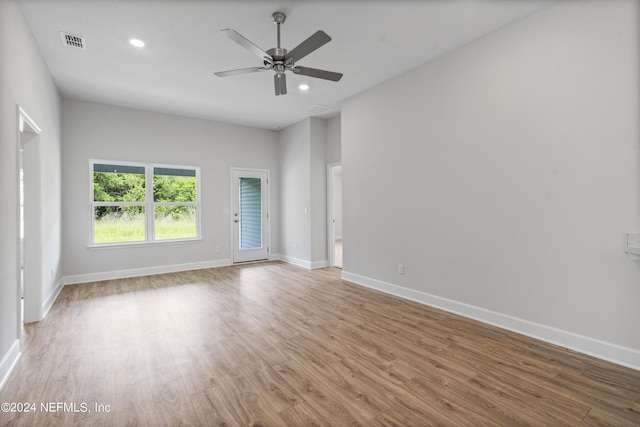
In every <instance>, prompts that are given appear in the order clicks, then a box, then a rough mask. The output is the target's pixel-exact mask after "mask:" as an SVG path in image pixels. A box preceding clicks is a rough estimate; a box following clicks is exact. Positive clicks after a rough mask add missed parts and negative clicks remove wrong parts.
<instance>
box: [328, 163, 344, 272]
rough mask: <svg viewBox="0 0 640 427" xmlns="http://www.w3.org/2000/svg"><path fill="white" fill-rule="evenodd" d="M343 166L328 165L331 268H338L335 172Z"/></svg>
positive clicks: (337, 164)
mask: <svg viewBox="0 0 640 427" xmlns="http://www.w3.org/2000/svg"><path fill="white" fill-rule="evenodd" d="M338 166H342V162H334V163H327V248H328V249H329V251H328V252H329V267H335V266H336V244H335V240H336V230H335V222H334V217H333V190H334V189H333V185H334V182H333V170H334V169H335V168H336V167H338Z"/></svg>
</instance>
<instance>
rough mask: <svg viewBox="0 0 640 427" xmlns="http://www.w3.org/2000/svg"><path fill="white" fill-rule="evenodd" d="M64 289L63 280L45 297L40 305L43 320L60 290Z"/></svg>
mask: <svg viewBox="0 0 640 427" xmlns="http://www.w3.org/2000/svg"><path fill="white" fill-rule="evenodd" d="M63 287H64V278H62V279H60V280H58V283H56V286H55V287H54V288H53V289H52V290H51V293H50V294H49V296H48V297H47V299H46V300H44V302H43V303H42V318H43V319H44V318H45V316H46V315H47V313H49V310H51V307H53V303H55V302H56V299H57V298H58V295H60V292H62V288H63Z"/></svg>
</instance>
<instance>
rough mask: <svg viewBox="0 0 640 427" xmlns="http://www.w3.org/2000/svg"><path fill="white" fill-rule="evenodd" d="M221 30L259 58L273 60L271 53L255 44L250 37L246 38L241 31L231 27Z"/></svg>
mask: <svg viewBox="0 0 640 427" xmlns="http://www.w3.org/2000/svg"><path fill="white" fill-rule="evenodd" d="M221 32H222V34H224V35H225V36H227V37H229V38H230V39H231V40H233V41H234V42H236V43H238V44H239V45H240V46H242V47H243V48H245V49H247V50H248V51H250V52H252V53H253V54H254V55H256V56H257V57H258V58H260V59H266V60H267V61H268V62H273V59H272V58H271V55H269V54H268V53H267V52H265V51H264V50H262V49H260V48H259V47H258V46H256V45H255V44H253V42H251V41H250V40H249V39H248V38H246V37H245V36H243V35H242V34H240V33H239V32H237V31H235V30H231V29H226V30H222V31H221Z"/></svg>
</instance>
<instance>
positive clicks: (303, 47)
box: [285, 30, 331, 62]
mask: <svg viewBox="0 0 640 427" xmlns="http://www.w3.org/2000/svg"><path fill="white" fill-rule="evenodd" d="M330 41H331V37H329V35H328V34H327V33H325V32H324V31H322V30H318V31H316V32H315V33H313V34H312V35H311V37H309V38H308V39H306V40H305V41H303V42H302V43H300V44H299V45H298V46H296V47H294V48H293V50H292V51H291V52H289V53H287V55H286V56H285V61H287V62H298V61H300V60H301V59H302V58H304V57H305V56H307V55H309V54H310V53H311V52H313V51H314V50H316V49H318V48H319V47H321V46H324V45H325V44H327V43H329V42H330Z"/></svg>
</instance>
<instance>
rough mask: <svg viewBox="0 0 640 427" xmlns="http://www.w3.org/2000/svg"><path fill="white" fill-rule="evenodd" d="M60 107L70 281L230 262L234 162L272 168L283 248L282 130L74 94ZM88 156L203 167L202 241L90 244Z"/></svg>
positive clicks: (275, 246) (275, 233)
mask: <svg viewBox="0 0 640 427" xmlns="http://www.w3.org/2000/svg"><path fill="white" fill-rule="evenodd" d="M62 110H63V139H64V144H63V150H62V154H63V158H62V164H63V188H64V190H63V201H64V222H63V229H64V236H65V239H64V260H65V273H66V277H67V281H68V282H69V283H72V282H79V281H87V280H94V279H96V278H109V277H119V276H125V275H133V274H144V273H149V272H156V271H164V270H167V269H170V268H175V269H182V268H189V267H193V268H198V267H206V266H216V265H224V264H228V263H229V262H230V261H231V258H232V257H231V249H232V248H231V219H230V217H229V214H228V213H225V210H224V209H225V208H230V206H231V199H230V197H231V196H230V194H231V193H230V190H231V183H230V177H231V175H230V169H231V167H243V168H257V169H270V170H271V180H272V182H271V207H272V209H271V231H272V236H271V251H272V253H278V251H279V233H280V232H279V224H278V220H277V219H278V217H279V212H278V208H279V199H278V179H279V178H278V170H277V168H278V147H277V134H276V132H273V131H270V130H263V129H257V128H250V127H245V126H238V125H230V124H223V123H215V122H210V121H205V120H197V119H190V118H185V117H179V116H173V115H167V114H160V113H154V112H148V111H141V110H133V109H127V108H120V107H114V106H108V105H103V104H96V103H90V102H82V101H75V100H68V99H65V100H63V103H62ZM89 159H102V160H116V161H117V160H121V161H134V162H146V163H161V164H173V165H186V166H199V167H200V168H201V203H202V205H201V206H202V213H201V219H202V222H201V225H202V238H203V240H202V241H201V242H189V243H180V244H171V245H147V246H143V247H125V248H122V247H121V248H117V249H91V250H90V249H88V245H89V242H90V236H91V210H90V205H89V201H90V198H89V193H90V183H91V174H90V169H89ZM216 246H219V247H220V251H219V252H216V250H215V247H216ZM172 266H173V267H172Z"/></svg>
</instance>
